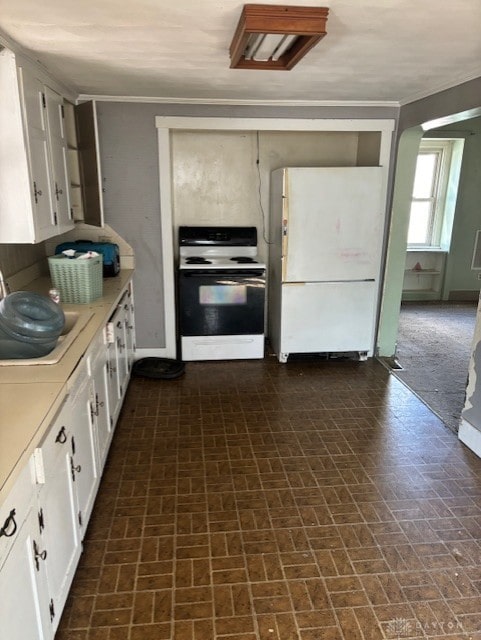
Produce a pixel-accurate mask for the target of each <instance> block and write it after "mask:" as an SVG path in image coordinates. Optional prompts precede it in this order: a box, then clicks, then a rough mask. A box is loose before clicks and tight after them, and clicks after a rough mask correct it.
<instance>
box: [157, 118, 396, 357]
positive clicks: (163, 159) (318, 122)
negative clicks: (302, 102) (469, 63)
mask: <svg viewBox="0 0 481 640" xmlns="http://www.w3.org/2000/svg"><path fill="white" fill-rule="evenodd" d="M395 124H396V121H395V119H394V118H385V119H367V118H363V119H347V118H346V119H336V118H332V119H327V118H319V119H316V118H314V119H307V118H212V117H194V118H193V117H172V116H157V117H156V118H155V126H156V127H157V135H158V150H159V173H160V176H159V188H160V218H161V233H162V264H163V269H162V284H163V292H164V322H165V325H164V326H165V349H164V352H165V356H166V357H167V358H175V357H176V352H177V337H176V326H177V322H176V310H175V267H174V229H173V220H174V215H173V214H174V211H173V182H172V180H173V166H172V135H171V134H172V131H175V130H191V131H231V132H235V131H238V132H239V133H241V132H244V131H283V132H285V131H291V132H292V131H299V132H306V131H307V132H309V131H312V132H314V131H315V132H330V131H352V132H354V131H359V132H377V133H380V134H381V141H380V148H379V165H380V166H382V167H385V171H384V176H383V194H382V199H383V202H384V205H385V207H386V205H387V189H388V175H389V163H390V154H391V144H392V137H393V136H392V134H393V131H394V129H395ZM387 219H388V216H387V209H386V215H385V220H387ZM383 252H384V247H383Z"/></svg>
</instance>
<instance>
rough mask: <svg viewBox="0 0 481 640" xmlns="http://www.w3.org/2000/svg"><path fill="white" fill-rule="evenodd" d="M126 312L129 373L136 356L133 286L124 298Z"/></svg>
mask: <svg viewBox="0 0 481 640" xmlns="http://www.w3.org/2000/svg"><path fill="white" fill-rule="evenodd" d="M123 305H124V313H125V342H126V349H127V366H128V371H129V374H130V372H131V370H132V363H133V361H134V356H135V349H136V346H135V316H134V297H133V293H132V290H131V288H130V287H129V290H128V291H127V294H126V296H125V297H124V298H123Z"/></svg>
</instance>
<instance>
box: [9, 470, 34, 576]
mask: <svg viewBox="0 0 481 640" xmlns="http://www.w3.org/2000/svg"><path fill="white" fill-rule="evenodd" d="M34 487H35V482H34V473H33V464H32V462H31V461H29V462H28V463H27V464H26V465H25V466H24V468H23V470H22V472H21V473H20V475H19V476H18V478H17V479H16V481H15V484H14V485H13V487H12V489H11V490H10V493H9V494H8V496H7V498H6V499H5V500H4V501H3V503H2V505H1V506H0V529H1V535H0V565H1V564H2V562H3V560H4V558H5V557H6V556H7V555H8V553H9V551H10V549H11V546H12V544H13V543H14V542H15V539H16V537H17V535H18V532H19V531H20V527H21V526H22V524H23V522H24V521H25V518H26V517H27V515H28V512H29V510H30V508H31V504H32V501H33V497H34Z"/></svg>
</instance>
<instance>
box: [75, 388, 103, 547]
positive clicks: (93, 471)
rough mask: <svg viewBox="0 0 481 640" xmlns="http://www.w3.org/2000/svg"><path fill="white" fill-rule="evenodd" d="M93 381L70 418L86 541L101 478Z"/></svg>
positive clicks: (82, 392) (79, 396) (80, 516)
mask: <svg viewBox="0 0 481 640" xmlns="http://www.w3.org/2000/svg"><path fill="white" fill-rule="evenodd" d="M90 385H91V380H90V378H87V379H86V380H85V381H84V382H83V383H82V384H81V387H80V389H79V391H78V393H76V395H75V397H74V398H73V400H72V405H73V409H74V410H73V411H72V413H71V415H70V418H69V422H70V434H71V435H70V470H71V473H72V480H73V482H74V494H75V498H76V504H77V513H78V519H79V523H80V531H81V537H82V538H83V536H84V534H85V530H86V528H87V523H88V520H89V518H90V513H91V511H92V507H93V503H94V500H95V495H96V493H97V489H98V484H99V475H98V469H97V462H96V456H95V439H94V425H93V421H92V416H91V412H90V394H91V387H90Z"/></svg>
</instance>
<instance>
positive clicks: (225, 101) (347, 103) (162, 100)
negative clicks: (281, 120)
mask: <svg viewBox="0 0 481 640" xmlns="http://www.w3.org/2000/svg"><path fill="white" fill-rule="evenodd" d="M86 100H96V101H97V102H140V103H146V102H150V103H156V104H185V105H212V106H232V107H239V106H247V107H347V108H349V107H381V108H391V109H399V107H400V103H399V102H397V101H395V100H239V99H235V98H177V97H154V96H112V95H100V94H88V93H81V94H79V96H78V102H85V101H86Z"/></svg>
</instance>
